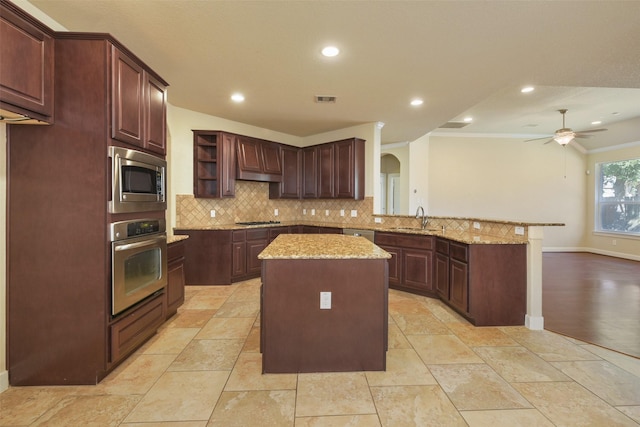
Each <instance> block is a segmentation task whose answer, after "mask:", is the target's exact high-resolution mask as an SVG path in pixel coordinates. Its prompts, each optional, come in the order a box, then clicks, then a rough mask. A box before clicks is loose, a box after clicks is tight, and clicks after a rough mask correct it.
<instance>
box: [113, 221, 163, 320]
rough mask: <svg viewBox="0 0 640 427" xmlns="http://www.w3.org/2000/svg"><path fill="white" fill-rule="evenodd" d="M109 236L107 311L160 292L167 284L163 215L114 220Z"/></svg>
mask: <svg viewBox="0 0 640 427" xmlns="http://www.w3.org/2000/svg"><path fill="white" fill-rule="evenodd" d="M109 232H110V237H111V314H112V315H116V314H118V313H121V312H122V311H124V310H126V309H127V308H129V307H131V306H133V305H135V304H136V303H138V302H140V301H142V300H144V299H145V298H147V297H149V296H151V295H153V294H155V293H157V292H160V291H161V290H162V289H163V288H164V287H165V286H166V284H167V233H166V223H165V220H164V219H142V220H131V221H119V222H114V223H112V224H111V225H110V227H109Z"/></svg>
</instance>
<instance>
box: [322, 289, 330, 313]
mask: <svg viewBox="0 0 640 427" xmlns="http://www.w3.org/2000/svg"><path fill="white" fill-rule="evenodd" d="M320 309H321V310H330V309H331V292H320Z"/></svg>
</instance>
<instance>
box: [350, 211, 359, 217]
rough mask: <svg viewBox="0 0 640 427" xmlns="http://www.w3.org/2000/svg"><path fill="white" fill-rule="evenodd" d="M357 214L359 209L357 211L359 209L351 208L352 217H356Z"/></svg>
mask: <svg viewBox="0 0 640 427" xmlns="http://www.w3.org/2000/svg"><path fill="white" fill-rule="evenodd" d="M357 216H358V211H357V210H355V209H352V210H351V217H352V218H355V217H357Z"/></svg>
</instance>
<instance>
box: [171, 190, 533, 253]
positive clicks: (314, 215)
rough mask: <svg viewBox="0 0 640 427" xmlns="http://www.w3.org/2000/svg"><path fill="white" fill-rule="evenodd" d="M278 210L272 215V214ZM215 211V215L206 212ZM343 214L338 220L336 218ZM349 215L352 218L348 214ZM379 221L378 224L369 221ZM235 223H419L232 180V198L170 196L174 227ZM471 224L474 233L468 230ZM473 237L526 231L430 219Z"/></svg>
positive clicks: (362, 204) (365, 203) (364, 204)
mask: <svg viewBox="0 0 640 427" xmlns="http://www.w3.org/2000/svg"><path fill="white" fill-rule="evenodd" d="M276 209H277V211H278V215H276V214H275V211H276ZM212 210H213V211H215V217H212V216H211V211H212ZM341 211H344V216H342V215H341ZM352 211H355V212H356V216H355V217H354V216H351V214H352ZM375 218H379V219H380V221H381V222H380V223H376V222H375ZM240 221H290V222H309V223H326V224H328V225H331V226H336V225H337V226H344V227H358V226H374V225H375V226H381V227H385V228H393V227H418V226H419V224H420V220H419V219H416V218H415V217H414V216H413V215H373V198H372V197H365V199H364V200H346V199H345V200H342V199H340V200H334V199H307V200H280V199H269V184H268V183H265V182H253V181H236V196H235V197H233V198H223V199H199V198H195V197H194V196H193V195H192V194H178V195H176V227H177V228H192V227H193V228H201V227H210V226H215V225H228V224H234V223H236V222H240ZM475 222H477V223H478V225H479V226H480V229H477V230H476V229H474V228H473V224H474V223H475ZM442 226H444V227H445V228H446V229H447V230H448V231H452V232H459V233H465V232H468V233H473V234H474V235H485V236H495V237H508V238H510V239H512V240H516V241H522V242H526V241H527V238H528V237H527V234H528V233H527V231H528V230H527V227H526V226H525V227H524V235H516V234H515V227H516V226H518V224H512V223H509V222H502V221H489V220H474V219H469V218H449V217H430V218H429V225H428V227H430V228H437V229H440V228H442Z"/></svg>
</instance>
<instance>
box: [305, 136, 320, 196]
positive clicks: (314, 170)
mask: <svg viewBox="0 0 640 427" xmlns="http://www.w3.org/2000/svg"><path fill="white" fill-rule="evenodd" d="M302 197H303V198H305V199H315V198H317V197H318V148H317V147H307V148H303V149H302Z"/></svg>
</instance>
